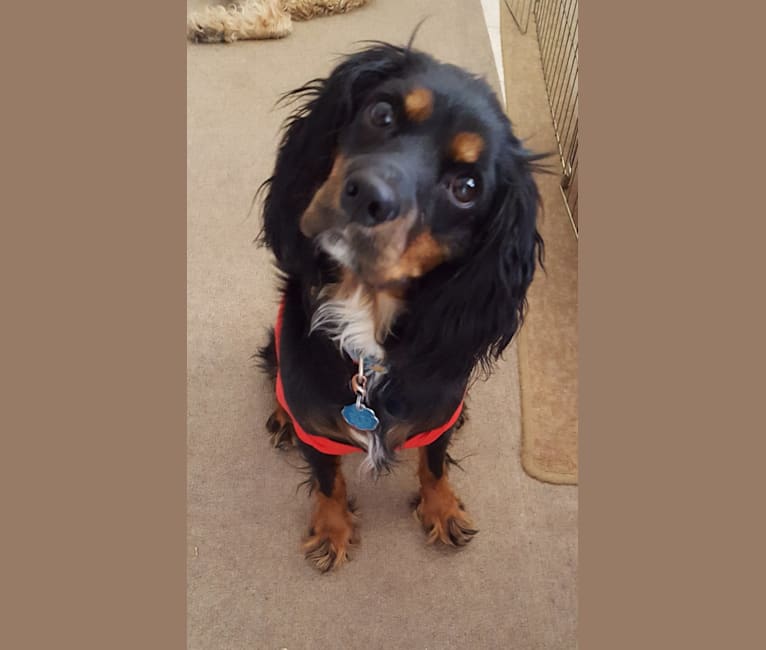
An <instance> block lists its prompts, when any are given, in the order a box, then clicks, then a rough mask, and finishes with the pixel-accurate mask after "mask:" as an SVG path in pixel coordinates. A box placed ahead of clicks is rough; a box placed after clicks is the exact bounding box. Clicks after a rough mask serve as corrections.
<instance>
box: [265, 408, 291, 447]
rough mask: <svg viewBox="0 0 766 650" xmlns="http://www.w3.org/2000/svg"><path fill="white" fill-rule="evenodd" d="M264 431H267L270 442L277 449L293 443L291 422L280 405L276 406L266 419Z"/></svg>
mask: <svg viewBox="0 0 766 650" xmlns="http://www.w3.org/2000/svg"><path fill="white" fill-rule="evenodd" d="M266 431H268V432H269V437H270V438H271V444H272V445H273V446H274V447H276V448H277V449H282V450H285V449H288V448H289V447H291V446H293V445H294V444H295V430H294V429H293V423H292V422H291V421H290V416H288V415H287V413H286V412H285V410H284V409H283V408H282V407H281V406H277V408H276V409H275V410H274V412H273V413H272V414H271V415H270V416H269V419H268V420H266Z"/></svg>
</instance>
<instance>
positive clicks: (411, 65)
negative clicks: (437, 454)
mask: <svg viewBox="0 0 766 650" xmlns="http://www.w3.org/2000/svg"><path fill="white" fill-rule="evenodd" d="M289 97H291V98H293V99H296V100H298V101H301V102H302V103H301V106H300V107H299V108H298V110H297V111H296V112H295V113H294V114H293V116H292V117H291V119H290V120H289V121H288V124H287V128H286V132H285V135H284V138H283V140H282V144H281V147H280V152H279V157H278V161H277V166H276V169H275V173H274V176H273V177H272V179H270V181H269V193H268V196H267V199H266V203H265V213H264V216H265V227H264V235H265V241H266V243H267V244H269V245H270V247H271V248H272V249H273V250H274V252H275V254H276V256H277V260H278V262H279V263H280V266H281V267H282V268H283V269H284V270H286V271H288V272H291V273H299V274H303V275H304V276H305V275H306V274H307V273H309V272H310V271H309V268H310V267H315V266H317V264H318V262H319V260H320V259H321V258H324V259H327V258H329V259H330V260H333V261H334V262H335V263H337V264H339V265H341V266H342V267H344V268H345V269H347V270H348V271H350V272H351V273H353V274H354V275H355V276H356V277H357V278H358V279H359V280H360V281H361V282H362V283H364V284H366V285H368V286H369V287H371V288H373V289H375V290H387V289H390V288H392V287H397V288H398V290H399V291H401V290H405V291H406V290H408V287H416V289H417V292H418V295H419V296H420V298H422V299H420V298H417V297H416V298H415V300H414V301H412V304H410V305H409V307H408V312H409V313H410V314H411V315H412V316H413V318H414V320H415V321H418V315H419V316H420V318H419V322H418V324H417V326H416V327H415V329H414V330H413V331H412V332H409V336H410V338H411V340H412V342H413V344H416V343H417V342H420V343H421V344H423V345H429V338H431V337H434V340H439V341H441V342H444V341H445V337H446V339H447V341H446V342H447V343H448V344H449V342H450V341H451V342H452V343H455V344H460V346H461V350H463V351H464V352H466V353H467V354H468V355H469V356H470V357H472V358H471V359H470V363H475V362H476V361H486V360H487V359H489V358H491V357H494V356H497V355H498V354H499V353H500V352H501V351H502V349H503V348H504V347H505V346H506V345H507V344H508V342H509V341H510V340H511V337H512V336H513V334H514V332H515V330H516V329H517V326H518V320H519V318H520V316H521V314H522V311H523V306H524V297H525V293H526V289H527V287H528V285H529V283H530V281H531V279H532V275H533V272H534V269H535V261H536V257H537V256H538V255H539V253H540V252H541V246H542V241H541V239H540V236H539V234H538V233H537V229H536V225H535V224H536V213H537V205H538V193H537V188H536V186H535V183H534V181H533V179H532V174H531V172H532V168H533V166H534V160H535V159H536V157H535V156H532V155H530V154H529V153H528V152H526V151H525V150H524V148H523V147H522V146H521V143H520V142H519V140H518V139H517V138H516V137H515V136H514V134H513V133H512V130H511V125H510V122H509V120H508V118H507V117H506V116H505V114H504V112H503V109H502V108H501V106H500V104H499V103H498V100H497V98H496V96H495V95H494V93H493V92H492V91H491V89H490V88H489V86H488V85H487V84H486V82H485V81H484V80H483V79H480V78H478V77H476V76H473V75H471V74H469V73H468V72H466V71H464V70H462V69H460V68H458V67H456V66H453V65H448V64H444V63H440V62H438V61H436V60H434V59H433V58H432V57H430V56H428V55H426V54H423V53H421V52H417V51H414V50H412V49H410V48H400V47H395V46H391V45H387V44H374V45H373V46H371V47H369V48H368V49H366V50H363V51H361V52H359V53H357V54H355V55H353V56H350V57H348V58H347V59H346V60H344V61H343V62H342V63H341V64H340V65H339V66H338V67H337V68H336V69H335V70H334V71H333V72H332V74H331V75H330V76H329V77H328V78H327V79H321V80H315V81H313V82H310V83H309V84H307V85H306V86H304V87H302V88H299V89H298V90H296V91H294V92H293V93H291V94H290V95H289ZM413 290H415V289H413ZM410 320H413V319H412V318H411V319H410ZM429 321H430V324H431V325H432V327H431V328H430V330H429V331H424V330H423V326H424V325H427V324H429ZM437 330H438V331H437ZM437 337H438V338H437ZM431 342H433V341H431Z"/></svg>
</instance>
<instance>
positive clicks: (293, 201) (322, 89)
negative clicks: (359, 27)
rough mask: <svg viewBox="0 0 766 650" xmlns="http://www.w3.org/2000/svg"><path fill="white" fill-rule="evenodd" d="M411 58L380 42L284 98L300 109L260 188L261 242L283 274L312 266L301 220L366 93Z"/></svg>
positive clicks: (288, 124)
mask: <svg viewBox="0 0 766 650" xmlns="http://www.w3.org/2000/svg"><path fill="white" fill-rule="evenodd" d="M410 56H411V53H410V51H409V50H408V49H405V48H399V47H395V46H392V45H388V44H384V43H378V44H375V45H374V46H372V47H369V48H367V49H365V50H363V51H361V52H358V53H356V54H354V55H352V56H349V57H347V58H346V59H345V60H344V61H343V62H342V63H341V64H340V65H338V67H336V68H335V70H334V71H333V72H332V73H331V74H330V76H329V77H327V78H326V79H314V80H312V81H310V82H308V83H307V84H305V85H304V86H301V87H300V88H297V89H295V90H293V91H291V92H289V93H287V94H286V95H285V96H284V97H283V98H282V102H283V103H288V104H289V103H293V102H297V103H298V108H297V109H296V110H295V111H294V112H293V114H292V115H291V116H290V117H289V118H288V119H287V121H286V123H285V126H284V132H283V136H282V140H281V142H280V146H279V151H278V154H277V162H276V166H275V168H274V173H273V175H272V177H271V178H270V179H269V180H267V181H266V182H265V183H264V184H263V186H262V187H261V190H263V191H265V192H266V198H265V201H264V206H263V230H262V233H261V239H262V241H263V242H264V243H265V244H266V245H267V246H268V247H269V248H271V250H272V251H273V252H274V254H275V256H276V258H277V262H278V264H279V266H280V268H282V269H283V270H285V271H288V272H292V273H301V272H305V270H306V266H307V265H310V264H309V260H310V259H311V258H312V256H313V255H314V252H313V246H312V244H311V242H310V241H309V240H308V239H306V237H304V236H303V235H302V234H301V232H300V230H299V221H300V217H301V215H302V214H303V212H304V210H305V209H306V208H307V207H308V205H309V203H310V202H311V199H312V197H313V196H314V193H315V192H316V191H317V189H319V187H320V186H321V185H322V183H324V181H325V180H326V179H327V177H328V176H329V174H330V170H331V169H332V165H333V162H334V159H335V155H336V148H337V140H338V135H339V133H340V132H341V131H342V129H343V128H344V127H345V126H346V125H348V124H349V123H350V122H351V120H352V119H353V117H354V115H355V113H356V111H357V110H358V109H359V108H360V103H361V101H362V100H363V99H364V96H365V95H366V93H367V92H368V91H369V90H370V89H371V88H372V87H373V86H374V85H375V84H377V83H379V82H380V81H382V80H384V79H386V78H390V77H393V76H398V75H401V74H403V70H404V68H405V66H406V65H407V63H408V60H409V57H410ZM259 191H260V190H259Z"/></svg>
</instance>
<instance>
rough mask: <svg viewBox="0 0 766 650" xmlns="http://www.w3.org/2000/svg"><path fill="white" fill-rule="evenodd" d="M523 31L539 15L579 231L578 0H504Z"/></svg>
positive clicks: (566, 192)
mask: <svg viewBox="0 0 766 650" xmlns="http://www.w3.org/2000/svg"><path fill="white" fill-rule="evenodd" d="M503 1H504V2H505V6H506V7H507V9H508V11H509V12H510V14H511V17H512V18H513V21H514V23H516V26H517V27H518V29H519V31H520V32H521V33H522V34H526V33H527V30H528V28H529V23H530V16H532V15H534V17H535V26H536V32H537V42H538V46H539V48H540V60H541V62H542V68H543V76H544V78H545V89H546V92H547V94H548V105H549V107H550V110H551V117H552V118H553V128H554V130H555V133H556V141H557V143H558V150H559V158H560V160H561V169H562V174H561V193H562V195H563V197H564V203H565V205H566V206H567V210H568V211H569V218H570V219H571V220H572V227H573V228H574V231H575V234H576V235H577V234H579V221H578V214H577V203H578V188H577V169H578V158H577V148H578V125H579V121H578V100H579V93H578V83H577V73H578V24H579V21H578V12H577V9H578V1H577V0H503Z"/></svg>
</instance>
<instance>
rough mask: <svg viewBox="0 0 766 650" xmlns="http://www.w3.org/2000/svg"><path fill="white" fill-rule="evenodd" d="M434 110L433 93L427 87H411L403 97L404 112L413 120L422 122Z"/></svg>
mask: <svg viewBox="0 0 766 650" xmlns="http://www.w3.org/2000/svg"><path fill="white" fill-rule="evenodd" d="M433 111H434V95H433V93H432V92H431V91H430V90H429V89H428V88H423V87H422V86H419V87H417V88H413V89H412V90H411V91H410V92H408V93H407V95H406V96H405V97H404V112H405V113H406V114H407V117H408V118H409V119H410V120H412V121H413V122H423V121H425V120H427V119H428V118H429V117H431V113H433Z"/></svg>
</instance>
